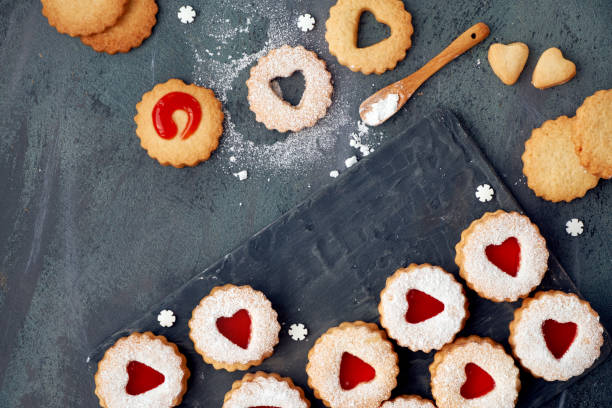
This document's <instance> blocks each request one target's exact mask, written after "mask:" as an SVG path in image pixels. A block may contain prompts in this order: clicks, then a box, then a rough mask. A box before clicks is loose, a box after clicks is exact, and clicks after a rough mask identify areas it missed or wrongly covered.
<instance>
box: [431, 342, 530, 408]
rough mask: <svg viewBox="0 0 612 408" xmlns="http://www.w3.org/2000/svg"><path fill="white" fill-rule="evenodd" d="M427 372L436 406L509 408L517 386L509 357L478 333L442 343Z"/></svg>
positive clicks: (497, 345) (512, 364)
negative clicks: (448, 342)
mask: <svg viewBox="0 0 612 408" xmlns="http://www.w3.org/2000/svg"><path fill="white" fill-rule="evenodd" d="M429 372H430V373H431V394H432V395H433V397H434V400H435V401H436V406H437V407H438V408H480V407H495V408H513V407H514V406H515V404H516V400H517V398H518V393H519V390H520V388H521V382H520V380H519V369H518V368H517V367H516V366H515V365H514V360H513V359H512V357H510V356H509V355H508V354H506V352H505V351H504V348H503V347H502V346H501V345H499V344H497V343H496V342H494V341H493V340H491V339H489V338H481V337H478V336H470V337H467V338H461V339H458V340H456V341H455V342H454V343H452V344H447V345H446V346H444V347H443V348H442V350H440V351H438V352H437V353H436V355H435V356H434V361H433V363H431V365H430V366H429Z"/></svg>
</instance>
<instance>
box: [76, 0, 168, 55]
mask: <svg viewBox="0 0 612 408" xmlns="http://www.w3.org/2000/svg"><path fill="white" fill-rule="evenodd" d="M156 14H157V3H156V2H155V0H129V2H128V3H127V6H126V11H125V14H124V15H123V16H121V17H120V18H119V20H117V22H116V23H115V24H114V25H113V26H111V27H109V28H107V29H106V30H104V31H103V32H101V33H97V34H92V35H87V36H81V41H82V42H83V44H86V45H89V46H90V47H91V48H93V49H94V50H96V51H98V52H106V53H108V54H116V53H118V52H128V51H129V50H131V49H132V48H136V47H139V46H140V44H142V42H143V41H144V40H145V39H147V38H149V36H150V35H151V31H152V30H153V26H155V23H156V22H157V19H156V18H155V15H156Z"/></svg>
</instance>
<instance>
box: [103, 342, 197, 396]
mask: <svg viewBox="0 0 612 408" xmlns="http://www.w3.org/2000/svg"><path fill="white" fill-rule="evenodd" d="M188 378H189V369H187V360H186V359H185V356H183V355H182V354H181V353H180V352H179V351H178V348H177V347H176V345H175V344H173V343H170V342H168V341H167V340H166V338H165V337H164V336H155V335H154V334H153V333H151V332H146V333H132V334H131V335H129V336H128V337H123V338H121V339H119V340H117V342H116V343H115V344H114V345H113V346H112V347H111V348H109V349H108V350H106V353H104V357H102V360H100V362H99V363H98V371H97V372H96V375H95V383H96V390H95V393H96V395H97V396H98V398H99V400H100V405H101V406H102V407H104V408H125V407H164V408H165V407H168V408H169V407H175V406H177V405H179V404H180V403H181V401H182V399H183V394H185V391H187V379H188Z"/></svg>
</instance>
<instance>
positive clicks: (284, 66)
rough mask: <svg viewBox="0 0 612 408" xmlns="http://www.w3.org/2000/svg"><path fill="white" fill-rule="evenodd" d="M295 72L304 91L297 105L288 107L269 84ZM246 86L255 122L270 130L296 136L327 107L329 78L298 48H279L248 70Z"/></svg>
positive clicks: (321, 63)
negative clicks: (302, 84)
mask: <svg viewBox="0 0 612 408" xmlns="http://www.w3.org/2000/svg"><path fill="white" fill-rule="evenodd" d="M296 71H301V72H302V74H303V75H304V83H305V87H304V93H303V94H302V99H301V100H300V103H299V104H298V105H297V106H292V105H291V104H290V103H289V102H287V101H285V100H283V99H281V97H280V96H279V95H278V94H277V93H276V92H275V91H274V90H273V89H272V87H271V85H270V84H271V81H273V80H274V79H275V78H279V77H290V76H291V75H293V73H294V72H296ZM246 85H247V87H248V89H249V93H248V100H249V108H250V109H251V110H252V111H253V112H254V113H255V120H257V121H258V122H261V123H263V124H264V125H266V127H267V128H268V129H270V130H278V131H279V132H286V131H288V130H290V131H292V132H297V131H299V130H302V129H304V128H306V127H310V126H314V124H315V123H317V121H318V120H319V119H321V118H322V117H323V116H325V113H326V112H327V108H329V105H331V94H332V91H333V87H332V84H331V74H330V73H329V72H328V71H327V69H326V68H325V62H324V61H323V60H321V59H319V57H318V56H317V54H315V53H314V52H312V51H308V50H307V49H305V48H304V47H302V46H299V47H290V46H288V45H283V46H282V47H280V48H277V49H275V50H272V51H270V52H269V53H268V55H266V56H265V57H261V58H260V59H259V61H258V62H257V65H255V66H254V67H253V68H252V69H251V76H250V78H249V79H248V80H247V81H246Z"/></svg>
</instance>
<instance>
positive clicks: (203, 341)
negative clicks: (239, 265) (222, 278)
mask: <svg viewBox="0 0 612 408" xmlns="http://www.w3.org/2000/svg"><path fill="white" fill-rule="evenodd" d="M188 325H189V338H190V339H191V341H193V344H194V347H195V349H196V351H197V352H198V353H199V354H200V355H201V356H202V358H203V359H204V361H206V362H207V363H208V364H212V365H213V367H214V368H215V369H217V370H219V369H225V370H227V371H236V370H246V369H248V368H249V367H252V366H257V365H259V364H261V363H262V362H263V360H264V359H266V358H268V357H270V356H271V355H272V353H274V346H276V345H277V344H278V340H279V339H278V333H279V332H280V324H279V323H278V315H277V313H276V311H275V310H274V309H273V308H272V303H270V301H269V300H268V298H266V296H265V295H264V294H263V293H261V292H260V291H258V290H255V289H253V288H252V287H250V286H248V285H245V286H235V285H232V284H227V285H223V286H217V287H215V288H213V290H211V292H210V294H208V295H207V296H205V297H204V298H203V299H202V300H201V301H200V303H199V304H198V306H196V308H195V309H193V313H192V315H191V319H190V320H189V323H188Z"/></svg>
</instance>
